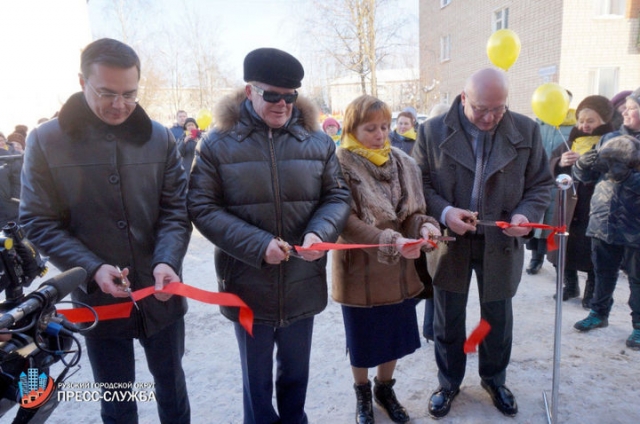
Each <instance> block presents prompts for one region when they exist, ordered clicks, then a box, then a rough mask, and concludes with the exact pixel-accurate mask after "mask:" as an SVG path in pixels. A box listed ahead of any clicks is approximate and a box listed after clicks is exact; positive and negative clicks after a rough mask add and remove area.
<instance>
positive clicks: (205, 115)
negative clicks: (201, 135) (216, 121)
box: [196, 109, 213, 131]
mask: <svg viewBox="0 0 640 424" xmlns="http://www.w3.org/2000/svg"><path fill="white" fill-rule="evenodd" d="M211 121H213V116H212V115H211V112H209V111H208V110H207V109H200V110H199V111H198V114H197V115H196V122H197V123H198V128H200V129H201V130H203V131H206V129H207V128H209V125H211Z"/></svg>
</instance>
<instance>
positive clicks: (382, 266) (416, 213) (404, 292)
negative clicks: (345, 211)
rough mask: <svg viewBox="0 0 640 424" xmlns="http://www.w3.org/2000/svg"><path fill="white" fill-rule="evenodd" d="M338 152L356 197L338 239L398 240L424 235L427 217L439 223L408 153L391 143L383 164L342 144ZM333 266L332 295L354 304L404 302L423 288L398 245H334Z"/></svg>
mask: <svg viewBox="0 0 640 424" xmlns="http://www.w3.org/2000/svg"><path fill="white" fill-rule="evenodd" d="M337 155H338V159H339V160H340V165H341V166H342V171H343V174H344V176H345V180H346V181H347V184H348V185H349V188H350V189H351V194H352V198H353V201H352V204H351V214H350V216H349V220H348V221H347V225H346V226H345V229H344V231H343V232H342V235H341V236H340V238H339V239H338V242H339V243H351V244H381V245H385V244H393V243H395V241H396V240H397V238H398V237H406V238H416V239H417V238H420V237H421V235H420V227H421V226H422V225H423V224H425V223H427V222H429V223H432V224H434V225H435V226H436V227H439V224H438V221H436V220H435V219H433V218H432V217H430V216H427V215H426V207H425V202H424V195H423V193H422V177H421V175H420V169H419V168H418V166H417V165H416V163H415V161H414V160H413V159H412V158H411V157H409V156H408V155H407V154H406V153H404V152H402V151H401V150H400V149H397V148H395V147H394V148H392V149H391V155H390V159H389V160H388V161H387V162H386V163H385V164H384V165H382V166H376V165H374V164H373V163H371V162H370V161H369V160H368V159H365V158H363V157H362V156H359V155H357V154H355V153H353V152H350V151H348V150H346V149H342V148H340V149H338V153H337ZM332 267H333V277H332V292H331V293H332V297H333V299H334V300H335V301H336V302H339V303H342V304H345V305H349V306H376V305H387V304H393V303H399V302H402V301H403V300H404V299H407V298H411V297H414V296H416V295H417V294H418V293H420V292H421V291H422V290H423V289H424V286H423V284H422V283H421V282H420V279H419V277H418V274H417V272H416V267H415V266H414V260H413V259H406V258H404V257H402V256H401V255H400V253H399V252H398V250H397V249H396V248H395V247H393V246H383V247H379V248H377V249H352V250H335V251H333V258H332Z"/></svg>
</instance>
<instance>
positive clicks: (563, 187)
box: [542, 174, 573, 424]
mask: <svg viewBox="0 0 640 424" xmlns="http://www.w3.org/2000/svg"><path fill="white" fill-rule="evenodd" d="M556 185H557V186H558V189H559V194H560V199H559V201H558V209H557V210H558V218H559V219H558V226H559V227H564V226H565V225H566V222H567V210H566V208H567V190H568V189H569V188H571V187H573V180H572V179H571V177H570V176H569V175H566V174H560V175H558V177H557V178H556ZM567 237H569V233H568V232H566V231H565V232H564V233H558V262H557V265H556V271H557V273H556V326H555V335H554V336H555V337H554V342H553V387H552V392H551V411H549V402H548V401H547V394H546V393H545V392H544V391H543V392H542V397H543V399H544V406H545V409H546V411H547V422H548V423H549V424H556V423H557V422H558V389H559V386H560V339H561V336H562V282H563V278H564V262H565V253H566V250H567Z"/></svg>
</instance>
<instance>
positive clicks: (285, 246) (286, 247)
mask: <svg viewBox="0 0 640 424" xmlns="http://www.w3.org/2000/svg"><path fill="white" fill-rule="evenodd" d="M276 240H277V241H278V247H279V248H280V250H282V251H283V252H284V253H285V254H286V255H287V257H286V258H285V261H288V260H289V258H298V259H302V260H305V259H304V258H303V257H302V255H300V254H299V253H298V252H297V251H296V249H295V248H293V247H292V246H291V245H290V244H289V243H287V242H286V241H284V240H282V239H281V238H280V237H276Z"/></svg>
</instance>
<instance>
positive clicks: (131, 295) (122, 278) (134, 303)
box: [116, 265, 140, 310]
mask: <svg viewBox="0 0 640 424" xmlns="http://www.w3.org/2000/svg"><path fill="white" fill-rule="evenodd" d="M116 269H117V270H118V272H119V273H120V278H119V280H120V283H119V285H120V286H121V287H122V289H123V290H124V291H126V292H127V294H128V295H129V299H131V301H132V302H133V306H135V307H136V309H137V310H140V307H139V306H138V303H137V302H136V300H135V299H134V298H133V294H132V293H131V287H129V286H128V285H127V282H126V281H125V279H124V276H123V275H122V270H121V269H120V267H119V266H117V265H116Z"/></svg>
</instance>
